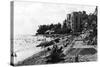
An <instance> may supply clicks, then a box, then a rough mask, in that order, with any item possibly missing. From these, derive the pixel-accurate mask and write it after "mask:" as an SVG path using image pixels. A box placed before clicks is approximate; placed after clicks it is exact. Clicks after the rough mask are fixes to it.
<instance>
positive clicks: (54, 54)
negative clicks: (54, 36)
mask: <svg viewBox="0 0 100 67" xmlns="http://www.w3.org/2000/svg"><path fill="white" fill-rule="evenodd" d="M62 52H63V51H62V47H61V48H60V49H58V47H57V45H54V46H53V49H52V51H51V53H50V55H49V56H47V57H46V58H47V61H46V62H47V63H58V62H61V61H63V60H64V58H63V57H64V54H63V53H62Z"/></svg>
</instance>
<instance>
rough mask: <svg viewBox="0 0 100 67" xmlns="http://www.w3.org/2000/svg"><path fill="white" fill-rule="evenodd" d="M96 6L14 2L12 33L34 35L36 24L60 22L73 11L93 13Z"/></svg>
mask: <svg viewBox="0 0 100 67" xmlns="http://www.w3.org/2000/svg"><path fill="white" fill-rule="evenodd" d="M95 8H96V6H89V5H88V6H87V5H72V4H57V3H56V4H55V3H40V2H19V1H18V2H16V1H15V2H14V35H20V34H21V35H25V34H26V35H27V34H32V35H35V33H36V31H37V29H38V26H39V25H43V24H51V23H53V24H56V23H58V22H60V23H62V22H63V21H64V19H65V18H67V14H69V13H71V12H73V11H83V10H84V11H86V13H87V14H90V13H93V12H94V10H95Z"/></svg>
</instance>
